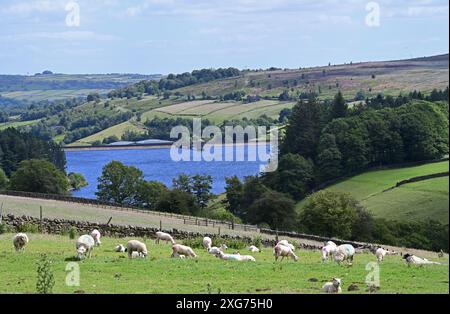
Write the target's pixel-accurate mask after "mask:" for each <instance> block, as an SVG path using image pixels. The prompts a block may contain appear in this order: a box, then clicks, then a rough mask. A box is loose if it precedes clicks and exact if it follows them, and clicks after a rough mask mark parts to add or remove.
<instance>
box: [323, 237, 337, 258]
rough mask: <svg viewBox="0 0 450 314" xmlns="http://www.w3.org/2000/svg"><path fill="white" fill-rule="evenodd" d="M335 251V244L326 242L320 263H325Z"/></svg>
mask: <svg viewBox="0 0 450 314" xmlns="http://www.w3.org/2000/svg"><path fill="white" fill-rule="evenodd" d="M336 249H337V245H336V243H334V242H333V241H328V242H327V243H326V245H325V246H324V247H322V261H323V262H325V261H327V260H328V259H329V258H330V257H331V256H332V254H333V252H334V251H335V250H336Z"/></svg>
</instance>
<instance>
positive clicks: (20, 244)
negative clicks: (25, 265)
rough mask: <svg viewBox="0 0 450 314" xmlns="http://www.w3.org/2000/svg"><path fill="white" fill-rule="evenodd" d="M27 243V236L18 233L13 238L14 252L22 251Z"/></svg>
mask: <svg viewBox="0 0 450 314" xmlns="http://www.w3.org/2000/svg"><path fill="white" fill-rule="evenodd" d="M28 242H29V240H28V236H27V235H26V234H25V233H18V234H16V235H15V236H14V238H13V245H14V248H15V249H16V252H20V251H23V249H24V248H25V245H27V244H28Z"/></svg>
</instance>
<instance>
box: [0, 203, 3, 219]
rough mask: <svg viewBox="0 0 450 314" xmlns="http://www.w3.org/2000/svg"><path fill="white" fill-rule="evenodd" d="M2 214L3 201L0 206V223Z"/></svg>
mask: <svg viewBox="0 0 450 314" xmlns="http://www.w3.org/2000/svg"><path fill="white" fill-rule="evenodd" d="M2 216H3V202H2V206H1V207H0V224H1V223H2Z"/></svg>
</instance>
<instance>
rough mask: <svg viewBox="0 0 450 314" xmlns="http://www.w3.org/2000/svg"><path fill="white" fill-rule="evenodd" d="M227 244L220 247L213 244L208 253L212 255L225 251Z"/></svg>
mask: <svg viewBox="0 0 450 314" xmlns="http://www.w3.org/2000/svg"><path fill="white" fill-rule="evenodd" d="M226 248H227V246H226V245H225V244H222V245H221V246H220V247H216V246H213V247H212V248H209V249H208V253H209V254H212V255H217V254H219V252H223V251H225V249H226Z"/></svg>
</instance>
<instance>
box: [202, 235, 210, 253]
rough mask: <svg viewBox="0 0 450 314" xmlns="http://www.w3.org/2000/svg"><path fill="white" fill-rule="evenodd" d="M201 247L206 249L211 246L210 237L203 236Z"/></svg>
mask: <svg viewBox="0 0 450 314" xmlns="http://www.w3.org/2000/svg"><path fill="white" fill-rule="evenodd" d="M203 247H204V248H205V249H206V250H208V249H210V248H211V247H212V240H211V238H210V237H204V238H203Z"/></svg>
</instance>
